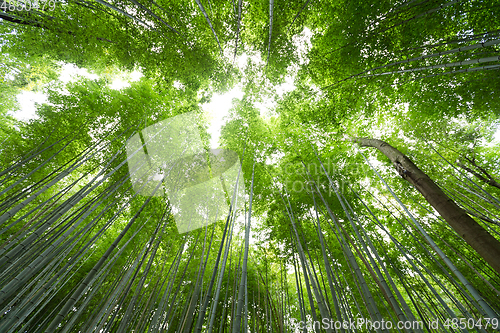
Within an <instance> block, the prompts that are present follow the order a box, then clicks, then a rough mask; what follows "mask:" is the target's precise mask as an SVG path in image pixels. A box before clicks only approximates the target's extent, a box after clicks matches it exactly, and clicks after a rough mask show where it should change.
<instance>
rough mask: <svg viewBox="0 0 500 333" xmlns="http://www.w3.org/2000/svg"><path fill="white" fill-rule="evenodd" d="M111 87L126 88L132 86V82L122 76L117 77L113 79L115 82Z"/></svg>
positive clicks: (115, 88)
mask: <svg viewBox="0 0 500 333" xmlns="http://www.w3.org/2000/svg"><path fill="white" fill-rule="evenodd" d="M109 87H110V88H111V89H114V90H122V89H124V88H128V87H130V83H129V82H128V81H125V80H123V79H122V78H121V77H117V78H116V79H114V80H113V82H111V84H110V85H109Z"/></svg>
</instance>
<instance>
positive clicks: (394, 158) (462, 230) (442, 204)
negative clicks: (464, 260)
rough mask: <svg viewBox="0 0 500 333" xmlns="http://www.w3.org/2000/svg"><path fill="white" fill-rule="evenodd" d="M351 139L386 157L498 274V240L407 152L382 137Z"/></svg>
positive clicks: (499, 246) (499, 255) (499, 257)
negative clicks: (376, 150)
mask: <svg viewBox="0 0 500 333" xmlns="http://www.w3.org/2000/svg"><path fill="white" fill-rule="evenodd" d="M352 141H353V142H355V143H358V144H359V145H360V146H361V147H373V148H377V149H378V150H379V151H380V152H382V153H383V154H384V155H385V156H386V157H387V158H389V159H390V160H391V162H392V163H393V164H394V166H395V167H396V170H397V171H398V172H399V174H400V175H401V177H403V178H404V179H406V180H407V181H408V182H410V183H411V184H412V185H413V186H414V187H415V188H416V189H417V190H418V191H419V192H420V193H421V194H422V195H423V196H424V198H425V199H426V200H427V202H428V203H429V204H431V205H432V207H434V209H436V210H437V211H438V212H439V214H440V215H441V216H442V217H443V218H444V219H445V220H446V222H448V224H449V225H450V226H451V227H452V228H453V229H454V230H455V231H456V232H457V233H458V234H459V235H460V237H462V238H463V239H464V240H465V241H466V242H467V244H469V245H470V246H471V247H472V248H473V249H474V250H475V251H476V252H477V253H478V254H479V255H480V256H481V257H483V259H484V260H485V261H486V262H487V263H488V264H490V265H491V267H492V268H493V269H494V270H495V271H496V272H497V273H499V274H500V242H499V241H498V240H497V239H496V238H495V237H493V236H492V235H490V234H489V233H488V232H487V231H486V230H485V229H484V228H483V227H481V226H480V225H479V224H478V223H477V222H476V221H475V220H474V219H472V218H471V217H470V216H469V215H468V214H467V213H466V212H465V210H463V209H462V208H460V207H459V206H458V205H457V204H456V203H455V202H454V201H453V200H452V199H451V198H449V197H448V196H447V195H446V194H445V193H444V192H443V191H442V190H441V189H440V188H439V186H437V185H436V183H434V182H433V181H432V179H430V178H429V176H427V175H426V174H425V173H424V172H422V171H421V170H420V169H419V168H418V167H417V166H416V165H415V164H413V162H412V161H411V160H410V159H409V158H408V157H407V156H406V155H404V154H403V153H401V152H400V151H399V150H397V149H396V148H394V147H392V146H391V145H389V144H388V143H386V142H384V141H382V140H377V139H366V138H355V139H352Z"/></svg>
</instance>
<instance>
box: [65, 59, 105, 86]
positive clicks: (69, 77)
mask: <svg viewBox="0 0 500 333" xmlns="http://www.w3.org/2000/svg"><path fill="white" fill-rule="evenodd" d="M78 76H83V77H86V78H87V79H91V80H97V79H99V75H97V74H91V73H89V71H88V70H87V69H86V68H78V67H77V66H75V65H73V64H64V65H62V67H61V75H60V76H59V80H61V81H62V82H64V83H68V82H70V81H75V80H77V79H78Z"/></svg>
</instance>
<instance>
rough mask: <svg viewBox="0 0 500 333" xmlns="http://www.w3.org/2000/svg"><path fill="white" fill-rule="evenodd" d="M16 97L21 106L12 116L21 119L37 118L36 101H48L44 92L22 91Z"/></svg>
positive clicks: (39, 102) (40, 102)
mask: <svg viewBox="0 0 500 333" xmlns="http://www.w3.org/2000/svg"><path fill="white" fill-rule="evenodd" d="M16 98H17V102H18V103H19V106H20V108H19V110H18V111H17V112H14V113H12V116H13V117H14V118H16V119H17V120H20V121H28V120H30V119H34V118H37V116H36V113H35V112H36V106H35V103H38V104H42V103H45V102H47V96H46V95H45V94H44V93H43V92H34V91H22V92H21V93H20V94H19V95H17V96H16Z"/></svg>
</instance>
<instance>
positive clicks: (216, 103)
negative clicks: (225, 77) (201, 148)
mask: <svg viewBox="0 0 500 333" xmlns="http://www.w3.org/2000/svg"><path fill="white" fill-rule="evenodd" d="M233 98H239V99H241V98H243V92H242V91H241V87H239V86H236V87H234V88H233V89H231V90H230V91H228V92H227V93H225V94H223V95H220V94H214V95H213V96H212V99H211V101H210V103H207V104H203V105H202V106H201V108H202V109H203V111H205V113H207V114H208V117H207V118H208V119H209V121H210V126H209V127H208V133H210V135H211V137H212V138H211V139H210V148H218V147H219V138H220V132H221V129H222V126H223V125H224V124H225V121H224V120H223V118H224V117H225V116H227V115H228V114H229V109H231V106H232V101H233Z"/></svg>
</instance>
